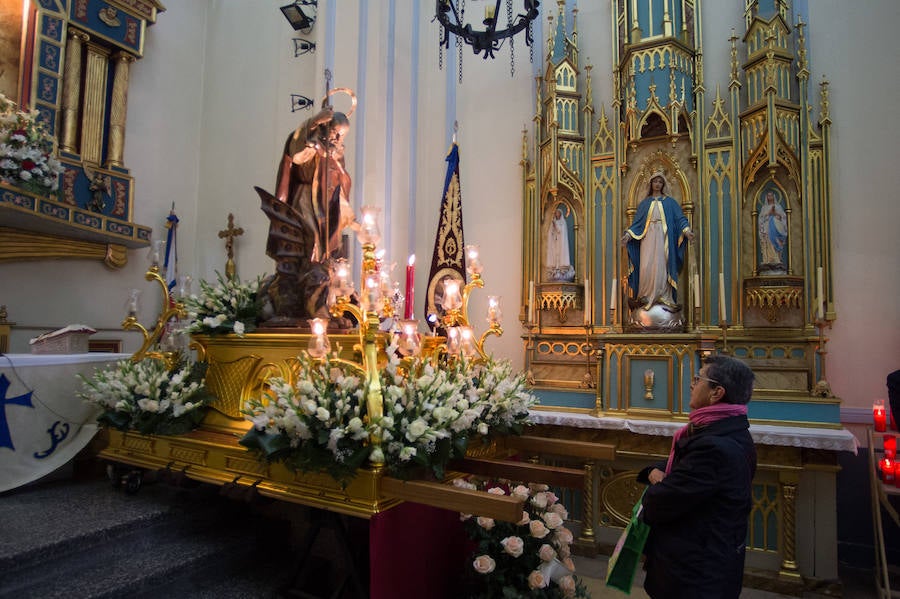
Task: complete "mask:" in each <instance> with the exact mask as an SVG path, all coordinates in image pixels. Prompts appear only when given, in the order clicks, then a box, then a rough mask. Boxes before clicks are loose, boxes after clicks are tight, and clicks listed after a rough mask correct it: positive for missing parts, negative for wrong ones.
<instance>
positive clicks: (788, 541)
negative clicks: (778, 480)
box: [778, 483, 800, 578]
mask: <svg viewBox="0 0 900 599" xmlns="http://www.w3.org/2000/svg"><path fill="white" fill-rule="evenodd" d="M796 496H797V485H796V484H795V483H784V484H783V485H782V487H781V497H782V501H783V509H782V522H781V527H782V531H783V535H782V536H783V541H782V544H781V571H780V572H779V573H778V575H779V576H782V577H788V578H799V577H800V573H799V570H798V568H797V560H796V547H797V533H796V525H797V524H796V510H797V504H796Z"/></svg>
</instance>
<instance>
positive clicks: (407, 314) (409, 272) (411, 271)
mask: <svg viewBox="0 0 900 599" xmlns="http://www.w3.org/2000/svg"><path fill="white" fill-rule="evenodd" d="M415 278H416V255H415V254H412V255H411V256H410V257H409V263H408V264H407V265H406V295H405V296H404V297H405V298H406V300H405V301H404V309H403V318H404V320H410V319H412V317H413V303H414V300H413V294H414V293H415Z"/></svg>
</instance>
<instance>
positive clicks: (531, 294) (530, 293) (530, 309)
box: [528, 281, 534, 324]
mask: <svg viewBox="0 0 900 599" xmlns="http://www.w3.org/2000/svg"><path fill="white" fill-rule="evenodd" d="M533 322H534V281H528V324H532V323H533Z"/></svg>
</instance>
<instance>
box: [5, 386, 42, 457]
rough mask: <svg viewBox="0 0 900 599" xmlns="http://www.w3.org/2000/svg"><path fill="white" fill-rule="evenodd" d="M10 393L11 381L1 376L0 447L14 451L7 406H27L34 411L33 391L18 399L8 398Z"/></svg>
mask: <svg viewBox="0 0 900 599" xmlns="http://www.w3.org/2000/svg"><path fill="white" fill-rule="evenodd" d="M7 391H9V379H8V378H6V375H5V374H0V447H9V448H10V449H12V450H13V451H15V450H16V448H15V447H13V442H12V435H10V433H9V423H8V422H7V421H6V406H8V405H13V406H25V407H26V408H32V409H34V406H33V405H31V391H29V392H28V393H25V394H23V395H19V396H18V397H6V392H7Z"/></svg>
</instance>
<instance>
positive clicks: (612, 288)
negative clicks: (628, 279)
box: [609, 277, 619, 310]
mask: <svg viewBox="0 0 900 599" xmlns="http://www.w3.org/2000/svg"><path fill="white" fill-rule="evenodd" d="M618 301H619V290H618V289H617V288H616V278H615V277H613V278H612V281H610V282H609V309H610V310H615V309H616V305H617V304H618Z"/></svg>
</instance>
